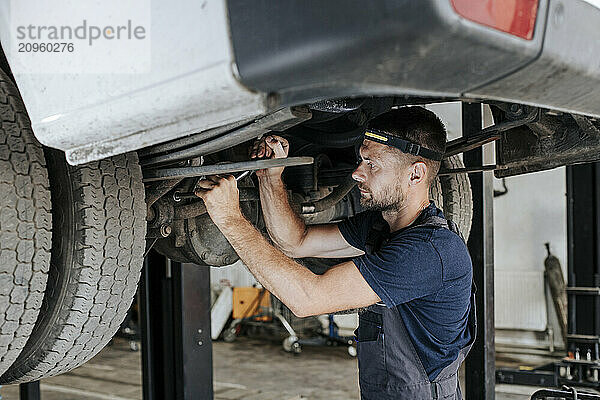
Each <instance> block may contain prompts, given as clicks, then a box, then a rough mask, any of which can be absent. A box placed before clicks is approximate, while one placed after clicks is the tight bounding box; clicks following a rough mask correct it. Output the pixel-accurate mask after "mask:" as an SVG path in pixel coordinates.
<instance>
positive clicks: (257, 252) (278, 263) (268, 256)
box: [219, 215, 318, 316]
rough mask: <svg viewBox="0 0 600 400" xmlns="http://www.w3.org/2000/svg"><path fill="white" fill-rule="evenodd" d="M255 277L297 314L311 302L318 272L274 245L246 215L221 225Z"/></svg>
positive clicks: (224, 233) (223, 231)
mask: <svg viewBox="0 0 600 400" xmlns="http://www.w3.org/2000/svg"><path fill="white" fill-rule="evenodd" d="M219 229H220V230H221V232H222V233H223V235H225V237H226V238H227V240H229V243H230V244H231V246H232V247H233V248H234V249H235V251H236V253H237V254H238V255H239V257H240V259H241V260H242V262H243V263H244V264H245V265H246V266H247V267H248V269H249V270H250V271H251V272H252V274H253V275H254V277H255V278H256V279H257V280H258V281H259V282H260V283H261V284H262V285H263V286H264V287H265V288H266V289H267V290H268V291H269V292H271V293H272V294H274V295H275V296H277V298H278V299H279V300H281V301H282V302H283V303H284V304H285V305H286V306H287V307H288V308H289V309H290V310H292V312H294V314H296V315H298V316H301V315H302V314H303V312H302V311H300V310H302V309H303V308H304V307H305V306H306V305H308V304H310V301H311V298H313V299H314V297H315V296H314V293H313V295H311V292H313V291H314V290H315V288H316V287H317V284H316V280H317V279H318V276H317V275H315V274H313V273H312V272H311V271H310V270H308V269H307V268H305V267H303V266H302V265H300V264H298V263H297V262H295V261H294V260H292V259H291V258H289V257H287V256H286V255H285V254H283V253H282V252H280V251H279V250H277V249H276V248H275V247H273V246H272V245H271V244H270V243H269V242H268V241H267V240H266V239H265V238H264V237H263V236H262V235H261V234H260V232H258V231H257V230H256V229H255V228H254V226H253V225H252V224H251V223H250V222H249V221H248V220H246V219H245V218H244V217H243V216H241V215H240V217H236V218H234V219H231V220H228V221H227V222H226V223H223V224H221V225H220V226H219Z"/></svg>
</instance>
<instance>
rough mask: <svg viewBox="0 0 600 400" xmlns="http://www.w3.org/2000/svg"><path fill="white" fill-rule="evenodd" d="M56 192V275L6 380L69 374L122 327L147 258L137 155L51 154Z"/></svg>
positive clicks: (52, 269)
mask: <svg viewBox="0 0 600 400" xmlns="http://www.w3.org/2000/svg"><path fill="white" fill-rule="evenodd" d="M46 160H47V162H48V171H49V177H50V183H51V193H52V215H53V218H54V219H53V225H52V231H53V237H52V257H51V262H50V273H49V278H48V285H47V290H46V294H45V296H44V301H43V305H42V310H43V311H42V313H41V314H40V318H39V320H38V321H37V323H36V325H35V328H34V330H33V333H32V335H31V337H30V339H29V341H28V342H27V344H26V346H25V349H24V350H23V351H22V352H21V354H20V356H19V357H18V359H17V361H16V362H15V363H14V364H13V365H12V366H11V367H10V368H9V369H8V371H6V372H5V373H4V374H3V375H2V377H1V378H0V383H2V384H7V383H21V382H28V381H34V380H38V379H41V378H45V377H48V376H52V375H57V374H60V373H63V372H66V371H69V370H71V369H73V368H75V367H77V366H79V365H81V364H83V363H84V362H86V361H87V360H89V359H90V358H91V357H93V356H94V355H95V354H96V353H98V352H99V351H100V350H101V349H102V348H103V347H104V346H105V345H106V344H107V343H108V342H109V340H110V339H111V338H112V336H113V335H114V334H115V333H116V332H117V330H118V329H119V326H120V324H121V322H122V321H123V319H124V318H125V316H126V314H127V310H128V309H129V306H130V304H131V302H132V300H133V297H134V295H135V292H136V288H137V283H138V280H139V277H140V270H141V267H142V262H143V253H144V244H145V233H146V223H145V215H146V211H145V210H146V205H145V202H144V186H143V184H142V174H141V169H140V166H139V164H138V158H137V155H136V154H135V153H131V154H126V155H119V156H115V157H111V158H108V159H104V160H101V161H97V162H92V163H89V164H86V165H81V166H70V165H68V164H67V163H66V161H65V158H64V154H63V153H62V152H59V151H55V150H47V151H46Z"/></svg>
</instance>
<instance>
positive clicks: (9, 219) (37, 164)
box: [0, 71, 52, 374]
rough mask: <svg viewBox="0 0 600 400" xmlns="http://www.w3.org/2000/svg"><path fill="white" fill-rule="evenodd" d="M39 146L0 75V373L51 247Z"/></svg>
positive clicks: (13, 352)
mask: <svg viewBox="0 0 600 400" xmlns="http://www.w3.org/2000/svg"><path fill="white" fill-rule="evenodd" d="M50 209H51V202H50V185H49V182H48V174H47V170H46V161H45V159H44V152H43V150H42V146H41V145H40V143H39V142H38V141H37V140H36V139H35V137H34V136H33V132H32V130H31V123H30V121H29V117H28V116H27V112H26V111H25V106H24V105H23V101H22V100H21V97H20V96H19V92H18V91H17V89H16V88H15V86H14V85H13V83H12V82H11V80H10V79H9V78H8V77H7V76H6V74H4V72H2V71H0V315H1V320H0V374H2V373H4V372H5V371H6V369H7V368H8V367H9V366H10V365H12V364H13V362H14V361H15V360H16V359H17V356H18V355H19V354H20V353H21V351H22V350H23V348H24V347H25V343H26V342H27V339H28V338H29V336H30V334H31V332H32V330H33V328H34V324H35V322H36V320H37V318H38V314H39V312H40V309H41V306H42V299H43V297H44V291H45V289H46V282H47V279H48V268H49V265H50V248H51V246H52V215H51V213H50Z"/></svg>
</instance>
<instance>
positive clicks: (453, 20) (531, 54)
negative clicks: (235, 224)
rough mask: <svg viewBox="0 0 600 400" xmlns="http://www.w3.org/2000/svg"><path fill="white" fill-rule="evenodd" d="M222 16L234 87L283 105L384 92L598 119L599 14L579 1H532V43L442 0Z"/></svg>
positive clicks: (237, 10) (239, 8)
mask: <svg viewBox="0 0 600 400" xmlns="http://www.w3.org/2000/svg"><path fill="white" fill-rule="evenodd" d="M228 10H229V19H230V29H231V37H232V44H233V50H234V57H235V60H236V65H237V68H238V71H239V79H240V81H241V82H242V83H243V84H244V85H246V86H248V87H250V88H253V89H255V90H259V91H263V92H273V93H277V94H279V95H280V99H281V103H282V104H283V105H291V104H300V103H307V102H311V101H315V100H320V99H325V98H334V97H346V96H361V95H390V94H393V95H409V96H410V95H414V96H428V97H437V98H440V97H442V98H444V97H447V98H473V99H498V100H505V101H511V102H517V103H527V104H532V105H537V106H542V107H546V108H553V109H561V110H565V111H570V112H576V113H583V114H590V115H600V97H598V96H600V94H595V93H592V91H593V90H592V89H593V88H596V89H597V88H599V87H600V86H599V85H600V79H599V77H598V76H597V75H598V74H600V72H599V71H600V68H599V65H598V62H597V55H598V54H600V32H599V31H598V29H597V27H598V26H600V10H598V9H597V8H595V7H593V6H591V5H590V4H587V3H584V2H581V1H568V2H564V1H560V0H559V1H550V0H540V3H539V8H538V14H537V20H536V25H535V30H534V34H533V39H532V40H525V39H521V38H518V37H515V36H512V35H510V34H507V33H504V32H500V31H497V30H495V29H492V28H489V27H486V26H482V25H479V24H477V23H475V22H472V21H469V20H466V19H464V18H462V17H460V16H459V15H458V14H457V13H456V12H455V10H454V9H453V8H452V6H451V2H450V0H420V1H418V2H415V1H397V0H390V1H388V0H375V1H369V2H363V1H358V0H357V1H344V0H330V1H327V2H321V1H317V0H310V1H285V2H275V3H274V2H271V1H268V0H229V1H228ZM557 10H558V11H557ZM549 11H550V12H549ZM557 13H558V14H560V15H559V16H556V15H557ZM557 18H558V20H559V23H558V24H557V23H554V22H552V21H554V20H556V19H557ZM548 21H550V23H549V22H548ZM548 39H549V40H548ZM572 42H578V43H581V46H580V45H578V46H575V48H573V46H571V45H570V44H571V43H572ZM584 46H585V48H586V49H587V50H586V51H581V50H583V49H582V48H581V47H584ZM594 57H596V58H594ZM540 76H542V77H543V79H542V80H540ZM586 82H587V85H586V84H585V83H586ZM573 86H576V88H575V89H574V90H570V89H573ZM585 89H587V90H585ZM596 93H600V90H596ZM582 95H583V98H582Z"/></svg>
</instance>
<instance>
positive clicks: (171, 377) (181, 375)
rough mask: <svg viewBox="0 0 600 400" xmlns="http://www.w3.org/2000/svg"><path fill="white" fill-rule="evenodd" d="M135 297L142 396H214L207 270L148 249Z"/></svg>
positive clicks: (174, 399) (172, 399)
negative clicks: (138, 304) (140, 357)
mask: <svg viewBox="0 0 600 400" xmlns="http://www.w3.org/2000/svg"><path fill="white" fill-rule="evenodd" d="M139 298H140V320H141V331H142V348H141V350H142V381H143V398H144V400H159V399H160V400H163V399H165V400H192V399H207V400H210V399H212V398H213V382H212V380H213V369H212V341H211V330H210V269H209V268H208V267H200V266H198V265H195V264H182V263H177V262H174V261H171V260H168V259H167V258H166V257H164V256H162V255H159V254H158V253H156V252H154V251H150V253H149V254H148V256H147V257H146V259H145V261H144V268H143V270H142V278H141V281H140V290H139Z"/></svg>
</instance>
